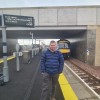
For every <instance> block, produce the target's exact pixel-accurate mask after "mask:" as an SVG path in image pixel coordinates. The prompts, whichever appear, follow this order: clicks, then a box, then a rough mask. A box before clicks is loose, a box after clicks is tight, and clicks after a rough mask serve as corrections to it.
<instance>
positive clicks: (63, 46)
mask: <svg viewBox="0 0 100 100" xmlns="http://www.w3.org/2000/svg"><path fill="white" fill-rule="evenodd" d="M58 47H59V48H68V44H66V43H59V45H58Z"/></svg>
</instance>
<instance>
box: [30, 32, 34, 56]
mask: <svg viewBox="0 0 100 100" xmlns="http://www.w3.org/2000/svg"><path fill="white" fill-rule="evenodd" d="M30 35H32V58H33V57H34V53H33V33H31V32H30Z"/></svg>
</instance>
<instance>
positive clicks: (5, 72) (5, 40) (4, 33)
mask: <svg viewBox="0 0 100 100" xmlns="http://www.w3.org/2000/svg"><path fill="white" fill-rule="evenodd" d="M2 41H3V60H4V67H3V76H4V82H8V81H9V70H8V63H7V39H6V27H5V25H4V17H3V15H2Z"/></svg>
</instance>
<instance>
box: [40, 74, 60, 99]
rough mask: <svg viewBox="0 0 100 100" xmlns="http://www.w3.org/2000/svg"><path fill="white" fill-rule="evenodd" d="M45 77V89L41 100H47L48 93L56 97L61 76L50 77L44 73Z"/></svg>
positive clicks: (43, 88)
mask: <svg viewBox="0 0 100 100" xmlns="http://www.w3.org/2000/svg"><path fill="white" fill-rule="evenodd" d="M42 76H43V83H42V85H43V87H42V93H41V99H40V100H47V96H48V93H49V92H50V96H51V97H53V96H54V95H55V90H56V84H57V82H58V77H59V74H55V75H50V74H48V73H42Z"/></svg>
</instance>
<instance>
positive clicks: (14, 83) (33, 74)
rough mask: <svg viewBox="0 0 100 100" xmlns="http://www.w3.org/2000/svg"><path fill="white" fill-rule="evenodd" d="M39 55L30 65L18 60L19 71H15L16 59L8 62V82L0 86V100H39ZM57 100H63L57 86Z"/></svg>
mask: <svg viewBox="0 0 100 100" xmlns="http://www.w3.org/2000/svg"><path fill="white" fill-rule="evenodd" d="M40 55H41V54H39V55H37V56H36V57H35V58H33V59H32V61H31V63H30V64H25V63H23V61H22V59H20V64H21V70H20V71H19V72H17V71H16V59H13V60H11V61H9V62H8V66H9V77H10V81H9V82H8V83H6V84H5V85H4V86H0V100H39V99H40V94H41V88H42V76H41V72H40V69H39V62H40ZM0 66H2V64H0ZM56 98H57V100H64V99H63V97H62V93H61V90H60V87H59V84H58V87H57V93H56Z"/></svg>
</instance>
